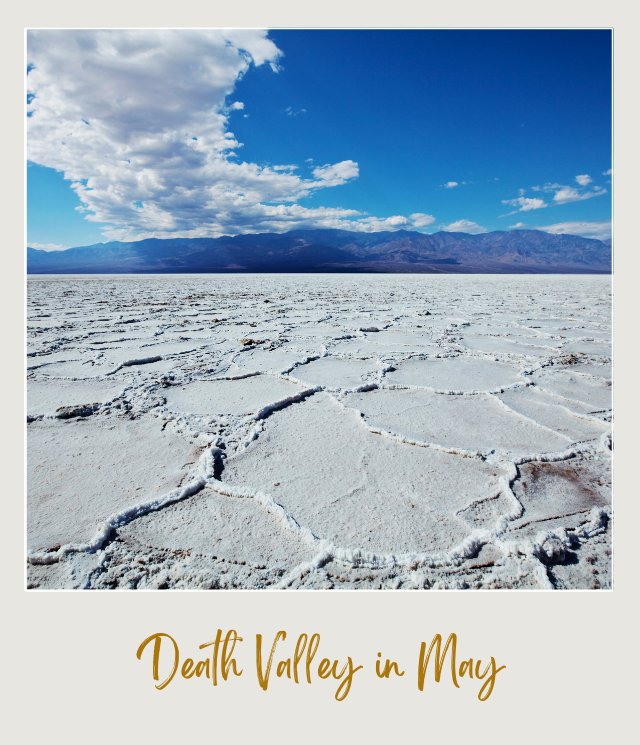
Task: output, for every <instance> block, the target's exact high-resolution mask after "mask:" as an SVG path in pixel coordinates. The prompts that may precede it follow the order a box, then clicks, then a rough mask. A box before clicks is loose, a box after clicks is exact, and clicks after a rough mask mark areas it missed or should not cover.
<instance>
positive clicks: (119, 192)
mask: <svg viewBox="0 0 640 745" xmlns="http://www.w3.org/2000/svg"><path fill="white" fill-rule="evenodd" d="M27 57H28V63H29V65H30V66H32V68H31V70H30V72H29V75H28V78H27V86H28V92H29V94H30V95H29V100H30V102H29V104H28V114H29V118H28V120H27V126H28V157H29V159H30V160H31V161H33V162H35V163H39V164H41V165H44V166H47V167H50V168H54V169H56V170H57V171H60V172H62V173H63V174H64V177H65V179H67V180H68V181H70V182H71V186H72V188H73V189H74V191H75V192H76V194H77V195H78V197H79V199H80V203H81V206H80V208H79V210H80V211H81V212H82V213H83V214H84V215H85V217H86V219H87V220H90V221H92V222H97V223H101V224H102V225H103V227H102V231H103V234H104V235H105V238H107V239H113V240H136V239H139V238H143V237H171V236H186V237H188V236H191V237H198V236H217V235H223V234H237V233H246V232H255V231H281V230H290V229H293V228H297V227H339V228H344V229H351V230H361V231H370V230H376V229H393V228H397V227H407V228H411V229H413V228H419V227H424V225H426V224H428V223H427V222H425V221H426V220H427V218H429V217H430V216H425V215H424V214H423V213H419V214H418V213H416V214H414V215H412V216H411V217H403V216H392V217H386V218H380V217H375V216H371V215H367V214H363V213H361V212H359V211H357V210H351V209H344V208H340V207H335V208H329V207H313V208H308V207H303V206H302V205H300V204H299V203H298V202H299V201H300V200H301V199H303V198H305V197H308V196H309V195H311V194H312V193H315V192H317V191H318V190H321V189H325V188H330V187H335V186H340V185H342V184H345V183H347V182H348V181H350V180H352V179H355V178H357V177H358V174H359V167H358V164H357V163H356V162H355V161H353V160H350V159H345V160H342V161H340V162H338V163H329V164H325V165H320V166H315V167H313V165H310V166H309V168H310V173H309V175H307V176H304V175H302V174H300V173H299V172H298V170H297V167H296V166H295V165H294V164H289V165H272V166H266V165H259V164H257V163H251V162H246V161H243V160H242V159H241V158H239V157H238V152H239V151H240V152H241V147H242V143H240V142H238V140H237V139H236V137H235V136H234V134H233V132H231V131H230V130H229V114H230V112H231V111H242V110H243V108H244V104H243V103H242V102H241V101H237V100H236V101H234V100H233V99H231V101H232V103H230V104H228V103H227V99H228V98H229V97H230V96H232V94H233V92H234V89H235V86H236V84H237V82H238V80H239V79H240V78H241V77H242V76H243V75H245V74H246V73H247V72H248V71H249V69H250V68H251V67H252V66H260V65H269V66H270V67H271V69H272V70H274V71H277V70H278V69H279V60H280V57H281V52H280V50H279V49H278V48H277V47H276V45H275V44H274V43H273V41H271V40H270V39H269V38H268V35H267V32H265V31H260V30H206V29H198V30H184V29H183V30H157V29H152V30H135V29H134V30H97V31H95V30H46V29H45V30H34V31H29V32H28V48H27ZM291 111H294V110H293V109H292V110H291ZM303 112H304V110H303V109H299V110H298V111H297V113H303ZM416 215H417V216H416Z"/></svg>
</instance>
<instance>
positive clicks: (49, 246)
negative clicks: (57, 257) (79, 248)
mask: <svg viewBox="0 0 640 745" xmlns="http://www.w3.org/2000/svg"><path fill="white" fill-rule="evenodd" d="M27 245H28V246H29V247H30V248H39V249H40V250H41V251H64V249H65V248H69V246H64V245H63V244H62V243H37V242H36V241H31V242H30V243H29V242H27Z"/></svg>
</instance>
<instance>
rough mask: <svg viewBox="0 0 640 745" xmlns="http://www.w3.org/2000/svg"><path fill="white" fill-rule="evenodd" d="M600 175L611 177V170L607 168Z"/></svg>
mask: <svg viewBox="0 0 640 745" xmlns="http://www.w3.org/2000/svg"><path fill="white" fill-rule="evenodd" d="M602 175H603V176H611V175H613V168H607V170H606V171H603V172H602Z"/></svg>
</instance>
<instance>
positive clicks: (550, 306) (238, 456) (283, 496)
mask: <svg viewBox="0 0 640 745" xmlns="http://www.w3.org/2000/svg"><path fill="white" fill-rule="evenodd" d="M28 307H29V319H28V334H27V349H28V355H29V356H28V358H27V377H28V412H27V413H28V422H29V423H28V425H27V427H28V429H27V443H28V484H27V492H28V493H27V545H28V551H29V554H28V584H29V587H33V588H38V587H42V588H62V587H67V588H117V587H123V588H212V589H213V588H271V587H273V588H310V589H316V588H317V589H321V588H322V589H324V588H352V589H353V588H362V589H377V588H401V589H405V588H406V589H410V588H545V589H546V588H561V589H564V588H603V587H604V588H606V587H609V586H610V584H611V527H610V517H611V508H610V504H611V494H610V419H611V383H610V376H611V356H610V343H609V342H610V337H611V329H610V279H609V278H608V277H593V276H590V277H578V276H571V277H569V276H566V277H565V276H544V277H542V276H534V277H526V276H522V275H520V276H515V277H514V276H511V277H508V276H500V277H491V276H472V275H471V276H453V275H451V276H446V275H444V276H428V275H408V276H407V275H405V276H384V275H383V276H373V275H364V276H350V275H337V276H336V275H300V276H288V275H266V276H265V275H263V276H259V277H258V276H251V275H242V276H240V275H237V276H233V275H227V276H215V275H210V276H179V277H171V276H162V277H153V276H135V277H131V276H123V277H54V278H51V277H30V278H29V281H28Z"/></svg>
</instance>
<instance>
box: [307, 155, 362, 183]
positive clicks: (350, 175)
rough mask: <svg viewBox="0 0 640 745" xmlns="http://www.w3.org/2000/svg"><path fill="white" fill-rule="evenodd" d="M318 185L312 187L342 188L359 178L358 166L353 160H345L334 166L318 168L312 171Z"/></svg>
mask: <svg viewBox="0 0 640 745" xmlns="http://www.w3.org/2000/svg"><path fill="white" fill-rule="evenodd" d="M312 173H313V176H314V177H315V178H316V180H317V181H316V184H311V185H310V186H313V187H318V186H340V185H342V184H346V183H347V181H351V179H354V178H358V176H359V169H358V164H357V163H356V162H355V161H353V160H343V161H341V162H340V163H334V164H333V165H325V166H317V167H316V168H314V169H313V171H312Z"/></svg>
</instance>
